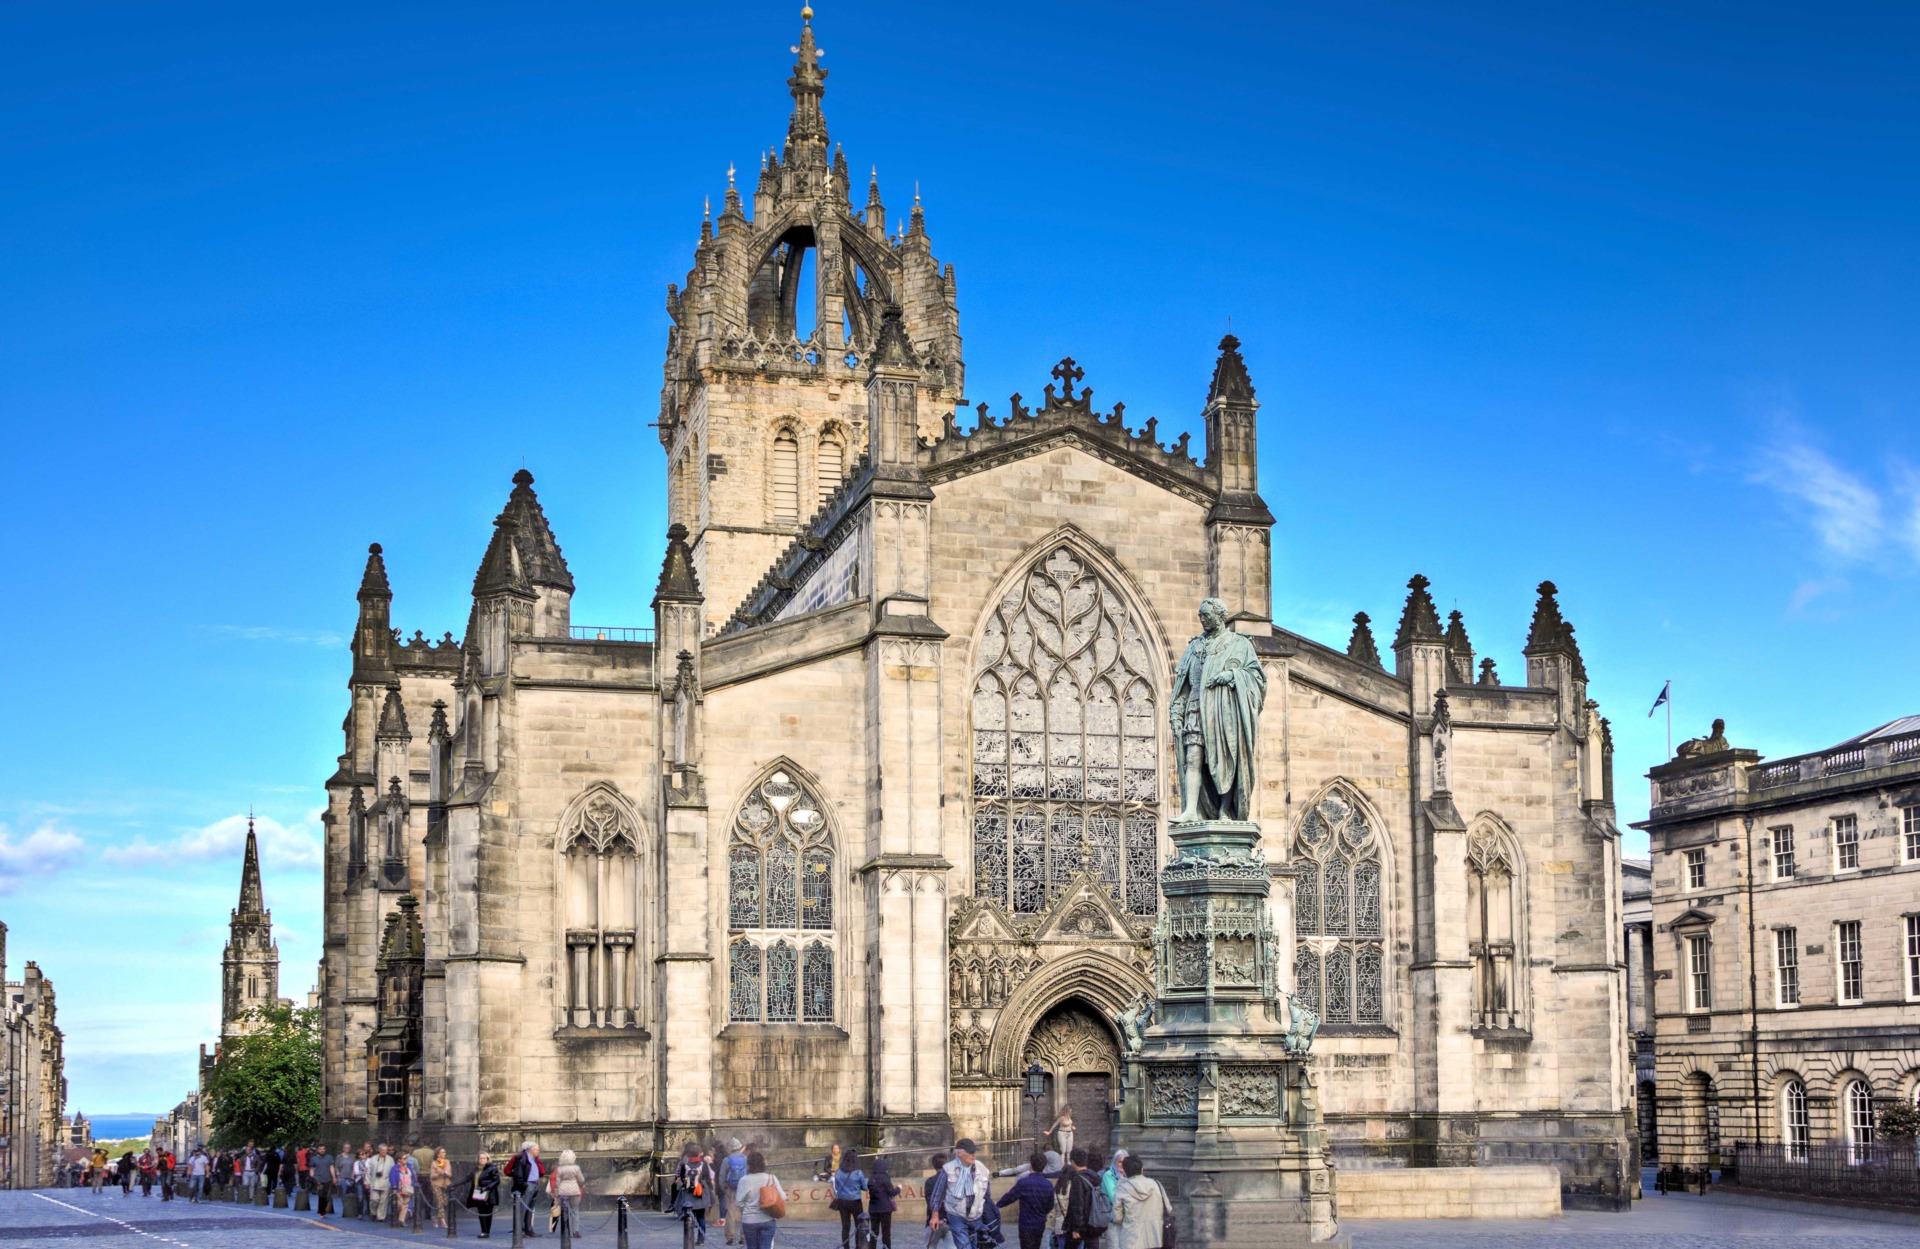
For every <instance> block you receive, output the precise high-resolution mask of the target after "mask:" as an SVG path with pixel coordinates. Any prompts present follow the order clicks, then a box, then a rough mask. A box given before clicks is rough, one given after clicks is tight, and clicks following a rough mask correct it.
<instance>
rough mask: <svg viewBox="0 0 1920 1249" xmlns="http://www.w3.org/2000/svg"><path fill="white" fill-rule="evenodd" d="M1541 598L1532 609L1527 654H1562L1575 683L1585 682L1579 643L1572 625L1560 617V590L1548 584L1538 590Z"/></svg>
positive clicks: (1585, 668) (1584, 667) (1525, 651)
mask: <svg viewBox="0 0 1920 1249" xmlns="http://www.w3.org/2000/svg"><path fill="white" fill-rule="evenodd" d="M1538 591H1539V595H1540V598H1539V600H1538V601H1537V602H1536V603H1535V604H1534V606H1533V623H1532V624H1531V625H1530V626H1529V627H1528V629H1527V644H1526V647H1525V648H1524V650H1523V652H1522V653H1523V654H1526V655H1565V656H1567V658H1568V659H1569V661H1570V662H1571V665H1572V670H1573V675H1574V678H1575V679H1576V680H1581V681H1584V680H1586V679H1587V665H1586V662H1585V661H1584V660H1583V659H1581V657H1580V643H1579V642H1577V641H1576V640H1574V636H1573V626H1572V625H1571V624H1569V623H1567V620H1566V617H1564V616H1562V615H1561V614H1560V600H1559V597H1558V596H1559V593H1560V588H1559V587H1558V586H1556V585H1554V584H1553V582H1551V581H1542V582H1541V583H1540V585H1539V587H1538Z"/></svg>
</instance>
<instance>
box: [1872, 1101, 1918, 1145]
mask: <svg viewBox="0 0 1920 1249" xmlns="http://www.w3.org/2000/svg"><path fill="white" fill-rule="evenodd" d="M1880 1135H1881V1136H1883V1137H1885V1138H1886V1139H1887V1140H1890V1141H1906V1142H1907V1143H1909V1144H1911V1143H1912V1142H1913V1139H1914V1137H1915V1136H1916V1135H1920V1108H1916V1107H1915V1106H1914V1104H1913V1103H1912V1102H1909V1101H1892V1102H1888V1103H1887V1105H1886V1108H1885V1109H1884V1110H1882V1111H1881V1112H1880Z"/></svg>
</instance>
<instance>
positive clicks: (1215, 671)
mask: <svg viewBox="0 0 1920 1249" xmlns="http://www.w3.org/2000/svg"><path fill="white" fill-rule="evenodd" d="M1221 674H1227V675H1228V676H1229V677H1230V680H1228V681H1227V682H1226V683H1224V684H1220V685H1215V684H1214V678H1215V677H1216V676H1219V675H1221ZM1266 700H1267V674H1266V672H1265V671H1264V670H1263V669H1262V668H1261V667H1260V660H1259V657H1258V656H1256V655H1255V654H1254V653H1253V643H1252V642H1249V641H1248V640H1247V639H1246V638H1245V637H1242V636H1241V635H1240V634H1238V633H1232V632H1229V631H1227V630H1225V629H1222V630H1220V632H1218V633H1215V634H1213V635H1212V636H1211V637H1209V636H1208V635H1206V634H1201V635H1200V636H1199V637H1197V638H1195V639H1193V641H1191V642H1189V643H1188V644H1187V651H1186V654H1184V655H1183V656H1181V658H1180V664H1179V666H1178V667H1177V668H1176V669H1174V682H1173V699H1172V707H1171V708H1170V709H1171V710H1172V711H1173V712H1174V715H1175V721H1174V725H1173V729H1174V737H1175V740H1176V741H1178V740H1180V736H1181V733H1182V730H1183V729H1184V728H1185V725H1184V724H1183V723H1182V720H1183V719H1184V718H1185V717H1184V712H1185V711H1187V710H1188V709H1190V708H1191V707H1193V706H1194V705H1195V704H1197V705H1198V707H1199V711H1200V738H1201V746H1200V758H1201V769H1202V771H1203V772H1204V773H1205V778H1206V788H1207V789H1208V790H1211V791H1212V793H1211V794H1210V795H1208V796H1209V797H1212V796H1216V795H1217V797H1218V800H1219V806H1220V808H1221V813H1222V814H1225V815H1226V816H1227V817H1228V818H1231V819H1245V818H1247V816H1248V814H1249V813H1250V812H1251V811H1252V810H1253V784H1254V760H1255V758H1256V757H1257V756H1256V755H1255V749H1256V739H1257V737H1258V735H1259V728H1260V709H1261V708H1262V707H1263V706H1264V705H1265V704H1266ZM1208 805H1211V804H1208Z"/></svg>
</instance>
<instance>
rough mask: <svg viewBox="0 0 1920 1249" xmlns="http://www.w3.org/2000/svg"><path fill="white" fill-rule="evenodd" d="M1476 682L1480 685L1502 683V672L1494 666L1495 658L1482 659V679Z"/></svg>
mask: <svg viewBox="0 0 1920 1249" xmlns="http://www.w3.org/2000/svg"><path fill="white" fill-rule="evenodd" d="M1476 684H1479V685H1498V684H1500V673H1499V671H1498V670H1497V669H1496V668H1495V667H1494V666H1493V660H1491V659H1483V660H1481V661H1480V680H1479V681H1478V682H1476Z"/></svg>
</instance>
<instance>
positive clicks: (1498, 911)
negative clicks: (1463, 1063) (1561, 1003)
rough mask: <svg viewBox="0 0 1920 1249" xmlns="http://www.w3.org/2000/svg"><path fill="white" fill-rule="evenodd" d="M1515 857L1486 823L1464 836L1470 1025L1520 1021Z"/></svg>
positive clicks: (1518, 1024)
mask: <svg viewBox="0 0 1920 1249" xmlns="http://www.w3.org/2000/svg"><path fill="white" fill-rule="evenodd" d="M1518 867H1519V865H1518V862H1517V858H1516V856H1515V854H1514V853H1513V851H1512V849H1511V848H1510V847H1509V845H1508V843H1507V841H1506V839H1505V838H1504V837H1503V836H1502V835H1501V834H1500V831H1499V830H1498V829H1496V828H1493V827H1491V826H1489V825H1487V824H1481V825H1479V826H1478V827H1476V828H1475V829H1474V830H1473V832H1472V834H1471V835H1470V836H1469V837H1468V838H1467V953H1468V956H1469V957H1471V958H1472V959H1473V1026H1474V1027H1476V1028H1501V1029H1507V1028H1518V1027H1522V1026H1524V1019H1525V1015H1524V1014H1523V1013H1522V1011H1521V1009H1520V991H1521V987H1522V982H1521V978H1520V976H1519V974H1518V969H1519V967H1520V959H1519V956H1518V950H1519V945H1518V941H1517V936H1516V934H1518V933H1520V932H1521V931H1522V930H1523V928H1522V924H1521V918H1520V883H1519V870H1518Z"/></svg>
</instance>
